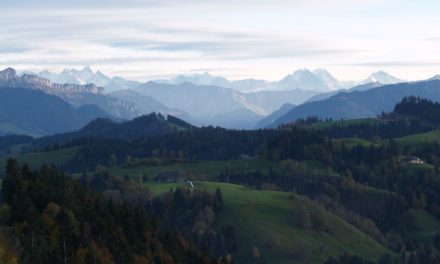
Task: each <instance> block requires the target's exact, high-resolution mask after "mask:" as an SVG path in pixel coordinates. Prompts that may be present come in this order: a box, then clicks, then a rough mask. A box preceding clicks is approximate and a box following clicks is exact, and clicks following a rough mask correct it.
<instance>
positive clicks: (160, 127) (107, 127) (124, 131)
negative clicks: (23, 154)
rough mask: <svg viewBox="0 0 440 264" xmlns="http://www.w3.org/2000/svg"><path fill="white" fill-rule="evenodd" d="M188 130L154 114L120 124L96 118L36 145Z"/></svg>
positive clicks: (174, 120)
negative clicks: (80, 139) (76, 129)
mask: <svg viewBox="0 0 440 264" xmlns="http://www.w3.org/2000/svg"><path fill="white" fill-rule="evenodd" d="M190 128H193V126H192V125H190V124H188V123H186V122H185V121H183V120H180V119H178V118H176V117H173V116H168V117H167V118H165V117H164V116H163V115H160V114H156V113H152V114H149V115H144V116H141V117H137V118H135V119H133V120H130V121H125V122H122V123H119V122H114V121H112V120H110V119H106V118H98V119H95V120H93V121H92V122H90V123H89V124H87V125H86V126H84V127H83V128H81V129H80V130H78V131H75V132H70V133H64V134H58V135H54V136H48V137H43V138H40V139H38V142H37V144H39V145H42V146H45V145H51V144H62V143H66V142H69V141H71V140H74V139H79V138H88V137H97V138H105V139H119V140H136V139H140V138H144V137H152V136H157V135H164V134H168V133H172V132H176V131H179V130H185V129H190Z"/></svg>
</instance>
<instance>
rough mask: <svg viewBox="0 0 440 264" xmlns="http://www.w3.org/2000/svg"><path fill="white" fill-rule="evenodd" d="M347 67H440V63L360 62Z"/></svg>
mask: <svg viewBox="0 0 440 264" xmlns="http://www.w3.org/2000/svg"><path fill="white" fill-rule="evenodd" d="M343 65H345V66H361V67H425V66H440V62H429V61H375V62H358V63H350V64H343Z"/></svg>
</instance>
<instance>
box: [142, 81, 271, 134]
mask: <svg viewBox="0 0 440 264" xmlns="http://www.w3.org/2000/svg"><path fill="white" fill-rule="evenodd" d="M135 91H137V92H139V93H141V94H143V95H146V96H149V97H151V98H154V99H155V100H157V101H160V102H162V103H163V104H165V105H167V106H168V107H170V108H174V109H181V110H182V111H185V112H187V113H189V114H190V115H191V116H194V117H195V118H197V119H199V120H200V121H201V122H202V123H204V124H211V125H219V126H220V125H222V124H221V123H217V122H214V121H215V119H213V118H214V117H215V116H216V115H222V114H226V113H230V112H233V111H237V110H240V109H248V110H250V111H252V112H254V113H255V114H257V115H260V116H264V115H266V114H267V112H266V111H265V110H264V109H263V108H261V107H260V106H258V105H256V104H254V103H253V102H251V101H249V100H248V99H247V98H246V97H245V96H244V95H243V94H242V93H239V92H237V91H234V90H232V89H227V88H222V87H216V86H207V85H206V86H198V85H195V84H192V83H182V84H180V85H171V84H160V83H155V82H148V83H146V84H144V85H142V86H139V87H138V88H137V89H136V90H135ZM213 122H214V123H213Z"/></svg>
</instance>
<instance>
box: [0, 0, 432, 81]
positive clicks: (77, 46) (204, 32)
mask: <svg viewBox="0 0 440 264" xmlns="http://www.w3.org/2000/svg"><path fill="white" fill-rule="evenodd" d="M439 13H440V1H434V0H421V1H414V0H363V1H356V0H333V1H325V0H291V1H287V0H253V1H251V0H204V1H202V0H188V1H185V0H161V1H159V0H146V1H141V0H124V1H122V0H105V1H104V0H98V1H85V0H79V1H64V0H61V1H60V0H57V1H55V0H52V1H51V0H43V1H34V0H32V1H31V0H25V1H20V0H18V1H8V2H6V3H2V4H1V8H0V17H2V27H1V28H0V35H1V36H2V37H1V38H0V66H2V67H8V66H12V67H15V68H17V69H19V70H26V69H31V70H42V69H49V70H52V71H61V70H62V69H64V68H80V67H83V66H85V65H90V66H91V67H92V68H93V69H99V70H101V71H103V72H104V73H106V74H109V75H119V76H123V77H126V78H132V79H137V80H149V79H155V78H166V77H171V76H174V75H177V74H191V73H196V72H205V71H208V72H211V73H212V74H217V75H223V76H226V77H228V78H231V79H240V78H261V79H268V80H275V79H280V78H282V77H283V76H285V75H287V74H289V73H291V72H293V71H294V70H296V69H299V68H311V69H313V68H326V69H328V70H329V71H330V72H332V73H333V74H334V75H335V76H336V77H338V78H339V79H342V80H358V79H363V78H366V77H367V75H369V73H371V72H373V71H377V70H385V71H388V72H390V73H391V74H394V75H396V76H398V77H400V78H403V79H409V80H416V79H424V78H429V77H431V76H433V75H435V74H440V49H439V46H440V30H439V29H438V25H440V16H439V15H438V14H439Z"/></svg>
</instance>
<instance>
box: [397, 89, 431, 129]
mask: <svg viewBox="0 0 440 264" xmlns="http://www.w3.org/2000/svg"><path fill="white" fill-rule="evenodd" d="M389 117H390V118H393V117H394V118H402V117H409V118H411V117H412V118H418V119H420V120H423V121H425V122H428V123H430V124H432V125H440V103H438V102H433V101H431V100H429V99H425V98H420V97H416V96H409V97H405V98H403V100H402V101H401V102H400V103H398V104H396V106H395V107H394V111H393V112H392V113H391V114H390V115H389Z"/></svg>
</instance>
